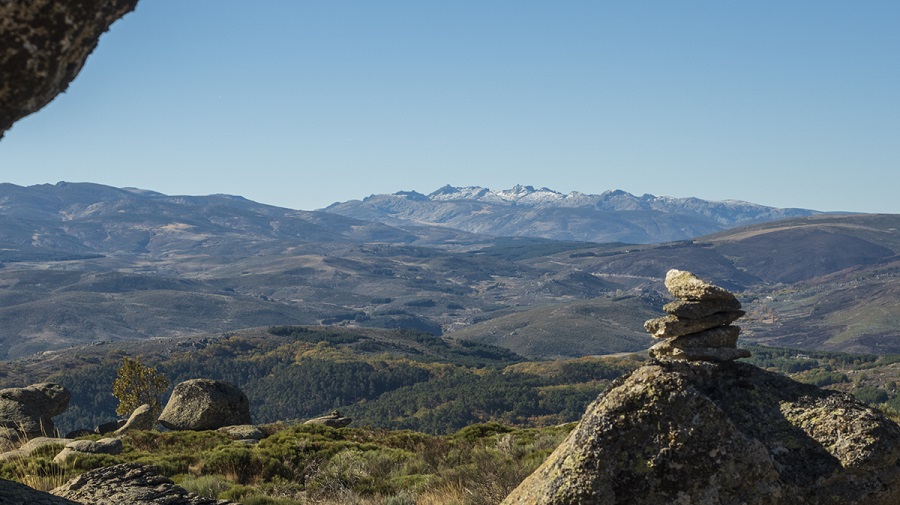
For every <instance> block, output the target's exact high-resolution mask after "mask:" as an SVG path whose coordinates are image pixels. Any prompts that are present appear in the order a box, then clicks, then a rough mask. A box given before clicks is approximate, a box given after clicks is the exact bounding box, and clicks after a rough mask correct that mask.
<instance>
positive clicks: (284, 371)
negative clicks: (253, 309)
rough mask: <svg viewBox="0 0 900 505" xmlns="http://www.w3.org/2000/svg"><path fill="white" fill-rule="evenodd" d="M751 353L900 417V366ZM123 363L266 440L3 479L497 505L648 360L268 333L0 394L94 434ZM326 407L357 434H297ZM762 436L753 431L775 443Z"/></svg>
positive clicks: (131, 347)
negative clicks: (218, 386)
mask: <svg viewBox="0 0 900 505" xmlns="http://www.w3.org/2000/svg"><path fill="white" fill-rule="evenodd" d="M752 351H753V356H752V357H751V358H750V359H749V360H747V361H750V362H751V363H753V364H755V365H757V366H760V367H762V368H764V369H767V370H769V371H778V372H781V373H783V374H785V375H789V376H791V377H792V378H794V379H796V380H798V381H800V382H804V383H807V384H815V385H819V386H825V387H826V388H828V389H836V390H841V391H847V392H850V393H852V394H854V395H856V396H857V397H858V398H860V399H861V400H863V401H866V402H869V403H873V404H878V405H879V406H880V408H882V409H884V411H885V412H887V413H889V415H892V416H894V418H895V419H897V418H898V416H900V411H898V410H897V409H900V396H898V393H900V390H898V388H897V382H898V380H900V366H898V365H900V355H893V356H881V357H879V356H871V355H858V354H842V353H808V354H798V353H797V352H796V351H793V350H789V349H774V348H765V347H753V348H752ZM125 355H130V356H140V357H141V361H142V362H144V363H149V364H152V365H153V366H155V367H156V368H157V369H158V370H160V371H162V372H163V373H164V375H165V376H167V377H168V378H169V379H170V380H171V381H172V382H173V383H175V382H178V381H180V380H183V379H185V378H188V377H190V378H193V377H197V376H203V377H215V378H222V379H225V380H229V381H232V382H234V383H236V384H238V385H239V386H240V387H241V389H243V390H244V391H245V392H247V395H248V397H249V398H250V401H251V409H252V412H253V418H254V422H256V423H258V424H261V428H262V429H263V431H264V432H265V434H266V435H267V438H265V439H264V440H262V441H260V442H259V443H258V444H247V443H243V442H237V441H234V440H232V439H231V438H229V437H228V436H227V435H225V434H224V433H221V432H217V431H202V432H192V431H183V432H162V433H160V432H156V431H137V432H130V433H128V434H126V435H125V436H124V437H122V442H123V444H124V450H123V451H122V453H121V454H116V455H108V454H88V455H83V456H79V457H78V458H77V459H75V460H74V461H70V462H68V463H66V464H55V463H51V459H52V458H53V455H54V454H56V453H57V452H58V451H59V450H60V449H61V448H62V446H61V445H60V444H57V446H52V447H47V448H45V449H43V450H41V451H38V452H35V453H34V454H33V455H32V456H31V457H30V458H28V459H25V460H16V461H5V462H0V477H2V478H7V479H16V480H21V481H24V482H27V483H28V484H29V485H31V486H35V487H43V488H45V489H47V488H52V487H54V486H55V485H58V484H59V483H62V482H64V481H66V480H68V479H69V478H71V477H72V476H73V475H77V474H80V473H82V472H84V471H87V470H90V469H92V468H98V467H108V466H111V465H115V464H118V463H125V462H138V463H143V464H153V465H156V466H157V467H158V468H159V469H160V471H161V472H163V473H164V474H165V475H168V476H170V477H172V478H173V479H174V480H175V481H176V482H177V483H178V484H179V485H182V486H184V487H186V488H188V489H189V490H191V491H194V492H197V493H200V494H202V495H204V496H207V497H210V498H220V499H226V498H227V499H232V500H240V501H241V502H244V503H284V504H287V503H309V502H313V503H335V504H337V503H348V502H350V503H372V504H381V503H385V500H386V499H387V497H391V499H392V500H393V501H391V502H390V503H421V502H423V501H424V502H425V503H452V502H453V500H456V501H458V502H460V503H462V502H465V503H473V504H475V503H483V504H485V505H486V504H488V503H497V502H499V501H500V500H502V499H503V498H504V497H505V496H506V495H507V494H508V493H509V492H510V491H512V489H513V488H515V487H516V486H517V485H518V484H519V482H521V481H522V480H523V479H524V478H525V477H526V476H528V475H529V474H530V473H531V472H532V471H533V470H534V469H536V468H537V467H538V465H540V463H541V462H542V461H544V460H545V459H546V458H547V456H548V455H549V454H550V453H551V452H552V451H553V449H554V448H555V447H556V446H557V445H558V444H560V442H562V441H563V439H564V438H565V436H566V435H567V434H568V433H569V431H570V430H572V429H573V427H574V426H575V423H566V424H560V423H562V422H565V421H569V420H575V419H578V418H579V417H581V415H582V413H583V412H584V410H585V408H586V407H587V405H588V404H589V403H590V402H592V401H593V400H594V399H595V398H597V396H598V393H600V392H601V391H605V390H607V388H608V387H609V386H610V385H612V384H613V382H612V381H613V380H614V379H616V378H617V377H620V376H622V375H623V374H625V373H626V372H628V371H630V370H633V369H634V368H636V367H637V366H639V365H640V364H642V361H641V358H640V357H638V356H630V357H619V358H579V359H556V360H550V361H524V360H522V359H521V358H520V357H518V356H515V355H512V354H510V353H508V352H505V351H503V350H501V349H498V348H494V347H491V346H486V345H471V344H465V343H462V342H453V341H450V340H446V339H440V338H436V337H432V336H430V335H427V334H421V333H419V334H416V333H412V332H402V331H385V330H348V329H342V328H334V327H278V328H256V329H247V330H243V331H240V332H234V333H231V334H228V335H208V336H205V337H202V338H198V337H190V338H179V339H165V340H159V339H157V340H149V341H142V342H130V343H123V344H120V345H112V344H102V345H94V346H88V347H84V348H78V349H73V350H71V351H69V352H56V353H47V354H45V355H43V356H35V357H32V358H29V359H23V360H15V361H12V362H6V363H0V387H8V386H14V385H15V386H21V385H23V384H27V383H31V382H36V381H43V380H56V381H59V382H61V383H63V384H65V385H66V386H67V387H68V388H69V389H70V390H71V391H72V393H73V396H72V401H71V402H70V407H69V410H68V411H67V412H66V413H65V414H63V415H62V416H58V417H57V418H56V421H57V425H58V427H60V428H62V429H64V430H65V429H69V428H72V427H80V426H93V425H94V424H97V423H99V422H105V421H107V420H110V419H112V418H113V417H114V416H113V410H114V409H115V403H114V399H112V397H111V395H110V390H111V382H112V380H113V378H114V377H115V368H116V367H117V366H118V365H119V364H120V363H121V357H122V356H125ZM741 366H745V367H746V365H741ZM757 373H762V372H757ZM779 380H781V381H782V382H784V381H785V380H784V379H783V378H782V379H779ZM616 384H621V381H618V382H616ZM741 384H743V383H741ZM794 387H800V386H799V385H794ZM732 389H734V388H732ZM726 390H727V388H726ZM742 391H743V393H741V394H750V393H753V391H755V388H750V389H747V388H746V386H743V389H742ZM748 392H749V393H748ZM732 394H734V391H731V393H730V394H729V398H730V397H731V396H732ZM677 396H678V397H681V396H682V395H677ZM746 404H749V402H747V403H746ZM750 405H751V407H753V405H752V404H750ZM778 407H779V404H777V403H776V404H774V406H773V408H775V409H776V411H777V412H778V414H779V415H782V413H781V412H780V411H778V410H777V409H778ZM333 409H340V411H341V412H342V413H343V414H345V415H349V416H351V417H353V419H354V421H353V424H352V425H351V426H350V427H349V428H341V429H333V428H327V427H324V426H310V425H302V424H300V421H302V420H303V419H305V418H307V417H312V416H315V415H318V414H321V413H323V412H329V411H331V410H333ZM707 410H708V409H707ZM707 410H704V412H707ZM647 411H650V410H649V409H647ZM754 412H756V413H757V414H758V412H759V411H758V410H755V411H754ZM757 417H758V416H755V415H750V416H746V417H744V419H756V418H757ZM496 421H500V422H501V423H502V424H498V423H497V422H496ZM511 425H515V426H511ZM770 427H771V426H767V427H766V429H764V430H762V431H763V432H765V433H775V432H779V431H778V430H771V429H769V428H770ZM411 430H414V431H411ZM717 433H718V432H717V431H712V430H704V431H703V432H701V435H702V436H707V437H708V436H714V435H716V434H717ZM88 438H89V439H92V440H95V439H97V438H100V435H93V436H90V437H88ZM650 438H652V437H644V439H650ZM706 452H708V449H707V450H706ZM740 454H743V453H740ZM779 454H780V453H779ZM790 466H791V465H785V467H790ZM797 468H798V469H799V468H803V465H797ZM464 497H468V498H465V500H463V498H464ZM267 500H268V501H267Z"/></svg>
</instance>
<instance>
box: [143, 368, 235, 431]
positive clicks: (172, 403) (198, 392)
mask: <svg viewBox="0 0 900 505" xmlns="http://www.w3.org/2000/svg"><path fill="white" fill-rule="evenodd" d="M159 423H160V424H162V425H163V426H165V427H166V428H169V429H170V430H215V429H219V428H221V427H223V426H234V425H238V424H253V420H252V419H251V418H250V401H249V400H247V396H246V395H245V394H244V393H243V392H242V391H241V390H240V389H238V388H237V386H234V385H233V384H229V383H227V382H224V381H217V380H211V379H192V380H187V381H184V382H182V383H180V384H178V385H177V386H175V389H174V390H173V391H172V396H171V398H169V402H168V403H167V404H166V407H165V408H164V409H163V411H162V414H160V416H159Z"/></svg>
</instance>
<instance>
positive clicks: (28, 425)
mask: <svg viewBox="0 0 900 505" xmlns="http://www.w3.org/2000/svg"><path fill="white" fill-rule="evenodd" d="M70 396H71V395H70V393H69V390H67V389H66V388H64V387H63V386H61V385H59V384H54V383H52V382H42V383H40V384H33V385H31V386H27V387H24V388H8V389H2V390H0V427H2V428H7V430H5V433H6V436H10V435H11V433H12V432H10V431H9V430H13V431H14V432H18V434H21V435H23V436H25V437H27V438H33V437H39V436H42V435H52V434H54V433H55V431H56V429H55V428H54V426H53V419H52V418H53V416H57V415H59V414H62V413H63V412H65V410H66V408H68V406H69V398H70Z"/></svg>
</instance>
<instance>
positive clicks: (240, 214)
mask: <svg viewBox="0 0 900 505" xmlns="http://www.w3.org/2000/svg"><path fill="white" fill-rule="evenodd" d="M529 191H530V190H528V191H524V192H523V194H524V195H525V196H522V197H521V198H519V200H514V201H515V202H518V203H516V205H515V206H511V205H510V206H509V208H510V209H513V208H517V209H520V210H524V211H528V209H531V210H535V209H537V210H541V211H542V212H543V210H544V209H543V208H541V207H539V203H540V202H537V203H535V202H532V203H528V204H526V203H527V202H526V203H523V202H525V201H526V200H527V198H526V197H527V196H528V195H535V194H538V193H540V191H531V192H529ZM551 196H552V195H551ZM417 198H418V197H417ZM482 203H484V204H491V205H494V202H490V201H485V202H482ZM540 205H543V204H540ZM660 212H661V211H660ZM898 221H900V218H898V216H893V215H817V216H810V217H802V218H792V219H788V220H783V221H778V222H772V223H763V224H754V225H751V226H746V227H739V228H734V229H732V230H729V231H727V232H719V233H716V234H713V235H708V236H705V237H698V238H695V239H692V240H683V241H676V242H669V243H663V244H625V243H621V242H612V243H605V244H598V243H591V242H573V241H558V240H549V239H543V238H531V237H491V236H486V235H477V234H472V233H467V232H461V231H455V230H453V229H451V228H448V227H435V226H428V225H416V226H408V225H404V227H403V229H400V228H397V227H391V226H388V225H384V224H377V223H371V222H364V221H359V220H356V219H353V218H347V217H343V216H338V215H335V214H330V213H325V212H300V211H292V210H288V209H279V208H276V207H271V206H266V205H262V204H258V203H255V202H251V201H248V200H245V199H242V198H240V197H233V196H225V195H214V196H208V197H182V196H179V197H172V196H165V195H161V194H159V193H154V192H150V191H139V190H130V189H129V190H123V189H117V188H110V187H106V186H100V185H95V184H66V183H60V184H57V185H42V186H34V187H30V188H22V187H18V186H13V185H9V184H5V185H0V320H2V321H4V325H5V331H4V332H2V333H0V359H10V358H15V357H19V356H25V355H28V354H31V353H35V352H41V351H45V350H54V349H63V348H66V347H69V346H77V345H84V344H89V343H92V342H106V341H120V340H142V339H148V338H155V337H174V336H179V335H182V336H184V335H196V334H204V333H209V332H228V331H231V330H237V329H241V328H246V327H253V326H267V325H292V324H294V325H296V324H328V325H341V326H347V327H380V328H406V329H411V330H416V331H425V332H428V333H431V334H434V335H449V336H454V334H457V333H458V334H459V338H465V339H471V340H475V341H480V342H490V343H496V344H498V345H503V346H508V348H510V349H513V350H515V351H516V352H519V353H521V354H523V355H526V356H529V357H555V356H571V357H577V356H583V355H596V354H608V353H615V352H623V351H633V350H636V349H638V348H639V347H640V346H641V345H643V344H641V342H642V341H645V339H646V337H644V336H643V335H641V331H640V328H641V325H642V323H643V320H645V319H647V318H648V317H653V316H654V315H655V314H654V310H655V309H652V307H655V306H657V305H659V303H658V302H657V300H658V299H659V296H660V293H661V291H662V285H661V279H662V277H663V275H664V274H665V272H666V271H667V270H668V269H670V268H679V269H683V270H689V271H692V272H696V273H697V274H698V275H700V276H702V277H704V278H708V279H711V280H712V281H713V282H716V283H717V284H719V285H722V286H724V287H726V288H728V289H730V290H732V291H735V292H737V293H739V295H740V296H741V297H742V300H743V301H744V303H745V307H746V308H747V309H748V311H749V312H750V314H749V316H748V317H747V318H745V320H744V322H743V323H742V326H743V327H744V328H745V332H744V338H746V339H747V340H749V341H757V342H763V343H768V344H771V345H779V346H793V347H798V348H804V349H830V350H847V351H857V352H867V353H891V352H896V351H897V344H896V342H897V341H898V339H897V338H896V337H897V333H896V328H897V324H896V321H897V317H898V314H900V309H898V303H897V300H898V296H897V283H896V272H897V265H896V262H897V259H896V258H897V256H896V255H897V252H898V250H900V245H898V238H897V236H898V234H897V232H896V230H897V227H898V225H900V223H898ZM642 307H644V308H642ZM646 307H651V309H649V310H647V309H646ZM576 309H577V310H576ZM554 314H556V315H558V316H554ZM623 328H627V329H628V330H623Z"/></svg>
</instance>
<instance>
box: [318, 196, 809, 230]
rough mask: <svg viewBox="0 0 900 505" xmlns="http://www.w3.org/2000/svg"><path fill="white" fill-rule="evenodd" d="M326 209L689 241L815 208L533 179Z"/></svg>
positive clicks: (393, 218) (480, 226)
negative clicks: (594, 189) (534, 183)
mask: <svg viewBox="0 0 900 505" xmlns="http://www.w3.org/2000/svg"><path fill="white" fill-rule="evenodd" d="M323 210H325V211H326V212H331V213H334V214H339V215H342V216H348V217H353V218H356V219H363V220H366V221H375V222H379V223H385V224H388V225H391V226H397V227H401V228H403V227H405V225H408V224H428V225H437V226H446V227H449V228H454V229H458V230H463V231H467V232H472V233H483V234H488V235H495V236H515V237H541V238H549V239H554V240H578V241H585V242H628V243H634V244H644V243H659V242H668V241H673V240H685V239H690V238H694V237H697V236H700V235H707V234H710V233H714V232H717V231H721V230H725V229H728V228H733V227H735V226H741V225H746V224H751V223H758V222H763V221H776V220H780V219H785V218H789V217H799V216H809V215H813V214H817V212H815V211H811V210H806V209H776V208H772V207H765V206H762V205H756V204H752V203H748V202H740V201H733V200H732V201H724V202H711V201H706V200H701V199H698V198H671V197H658V196H653V195H643V196H635V195H632V194H630V193H626V192H625V191H621V190H616V191H606V192H604V193H602V194H600V195H588V194H584V193H579V192H572V193H569V194H563V193H559V192H557V191H553V190H551V189H547V188H541V189H534V188H533V187H531V186H515V187H514V188H512V189H509V190H502V191H492V190H490V189H487V188H481V187H464V188H456V187H452V186H444V187H443V188H440V189H438V190H437V191H435V192H433V193H431V194H428V195H423V194H421V193H416V192H415V191H401V192H398V193H394V194H390V195H371V196H369V197H366V198H365V199H363V200H352V201H349V202H340V203H335V204H333V205H330V206H329V207H327V208H326V209H323Z"/></svg>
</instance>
